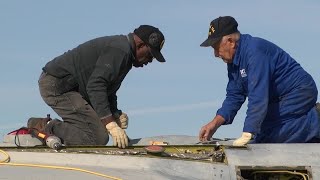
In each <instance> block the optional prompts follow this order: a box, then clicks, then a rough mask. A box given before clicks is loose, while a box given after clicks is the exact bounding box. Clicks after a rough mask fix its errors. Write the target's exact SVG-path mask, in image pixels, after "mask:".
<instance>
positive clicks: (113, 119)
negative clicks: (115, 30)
mask: <svg viewBox="0 0 320 180" xmlns="http://www.w3.org/2000/svg"><path fill="white" fill-rule="evenodd" d="M163 44H164V36H163V34H162V33H161V32H160V31H159V29H158V28H155V27H153V26H149V25H141V26H140V27H138V28H137V29H135V30H134V32H133V33H129V34H128V35H115V36H105V37H100V38H96V39H93V40H90V41H88V42H85V43H83V44H81V45H79V46H78V47H76V48H74V49H72V50H70V51H67V52H66V53H64V54H62V55H60V56H58V57H56V58H54V59H53V60H51V61H50V62H48V63H47V64H46V65H45V67H44V68H43V72H42V74H41V76H40V79H39V88H40V93H41V96H42V98H43V100H44V101H45V102H46V104H48V105H49V106H50V107H51V108H52V109H53V110H54V111H55V112H56V113H57V114H58V115H59V116H60V117H61V118H62V120H63V121H60V120H57V119H54V120H51V119H43V120H40V119H30V120H29V121H28V127H29V128H35V129H38V130H39V131H43V132H46V133H49V134H53V135H55V136H57V137H59V138H61V140H62V141H63V143H64V144H65V145H105V144H107V142H108V140H109V135H108V133H109V134H110V135H111V137H112V139H113V143H114V145H115V146H118V147H119V148H125V147H126V146H128V136H127V134H126V132H125V130H124V129H126V128H127V127H128V116H127V114H126V113H124V112H122V111H121V110H119V109H118V107H117V95H116V92H117V90H118V89H119V88H120V85H121V82H122V81H123V79H124V78H125V76H126V75H127V73H128V72H129V71H130V70H131V68H132V66H134V67H137V68H138V67H143V66H145V65H147V64H148V63H151V62H152V60H153V59H154V58H156V59H157V60H158V61H159V62H165V59H164V57H163V56H162V54H161V52H160V50H161V49H162V46H163Z"/></svg>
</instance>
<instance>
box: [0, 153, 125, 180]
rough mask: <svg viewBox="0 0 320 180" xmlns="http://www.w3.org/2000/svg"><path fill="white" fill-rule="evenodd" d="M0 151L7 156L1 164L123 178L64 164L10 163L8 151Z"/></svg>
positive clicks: (119, 179)
mask: <svg viewBox="0 0 320 180" xmlns="http://www.w3.org/2000/svg"><path fill="white" fill-rule="evenodd" d="M0 153H2V154H3V155H4V156H5V159H4V160H0V165H7V166H25V167H38V168H49V169H63V170H73V171H80V172H84V173H88V174H93V175H96V176H101V177H105V178H108V179H113V180H121V178H117V177H113V176H108V175H105V174H101V173H97V172H94V171H89V170H85V169H80V168H72V167H64V166H49V165H41V164H21V163H9V162H10V156H9V154H8V153H6V152H5V151H3V150H1V149H0Z"/></svg>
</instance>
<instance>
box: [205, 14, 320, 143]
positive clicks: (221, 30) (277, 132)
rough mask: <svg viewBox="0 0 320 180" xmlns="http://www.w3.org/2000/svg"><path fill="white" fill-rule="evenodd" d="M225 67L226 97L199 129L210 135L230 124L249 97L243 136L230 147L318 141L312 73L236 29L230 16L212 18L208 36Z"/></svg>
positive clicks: (317, 120) (272, 48) (236, 25)
mask: <svg viewBox="0 0 320 180" xmlns="http://www.w3.org/2000/svg"><path fill="white" fill-rule="evenodd" d="M200 46H203V47H212V48H213V49H214V54H215V56H216V57H219V58H221V59H222V60H223V61H224V62H225V63H227V66H228V77H229V82H228V85H227V89H226V91H227V94H226V98H225V100H224V102H223V104H222V107H221V108H220V109H219V110H218V111H217V113H216V116H215V117H214V119H213V120H212V121H211V122H209V123H208V124H207V125H205V126H203V127H202V128H201V130H200V132H199V139H200V141H207V140H209V139H210V138H211V137H212V135H213V134H214V133H215V132H216V130H217V129H218V128H219V127H220V126H221V125H227V124H231V123H232V122H233V119H234V117H235V115H236V114H237V111H238V110H239V109H240V107H241V106H242V104H243V103H244V102H245V100H246V98H247V97H248V109H247V116H246V119H245V121H244V127H243V133H242V136H241V137H240V138H238V139H236V140H235V141H234V142H233V145H235V146H242V145H245V144H247V143H249V141H250V140H251V141H250V143H305V142H320V135H319V118H318V115H317V111H316V106H315V105H316V101H317V96H318V91H317V87H316V84H315V82H314V80H313V78H312V77H311V76H310V74H308V73H307V72H306V71H305V70H304V69H303V68H302V67H301V66H300V64H299V63H297V62H296V61H295V60H294V59H293V58H292V57H291V56H290V55H289V54H287V53H286V52H285V51H284V50H282V49H281V48H279V47H278V46H276V45H275V44H273V43H271V42H269V41H267V40H264V39H261V38H257V37H252V36H250V35H248V34H241V33H240V32H239V31H238V23H237V21H236V20H235V19H234V18H233V17H230V16H224V17H219V18H217V19H214V20H213V21H212V22H211V24H210V27H209V35H208V39H206V40H205V41H204V42H203V43H202V44H201V45H200Z"/></svg>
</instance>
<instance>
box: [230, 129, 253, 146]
mask: <svg viewBox="0 0 320 180" xmlns="http://www.w3.org/2000/svg"><path fill="white" fill-rule="evenodd" d="M252 138H253V134H251V133H248V132H243V133H242V135H241V137H240V138H238V139H236V140H235V141H234V142H233V146H243V145H246V144H248V142H249V141H250V140H251V139H252Z"/></svg>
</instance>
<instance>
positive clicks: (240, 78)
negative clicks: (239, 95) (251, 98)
mask: <svg viewBox="0 0 320 180" xmlns="http://www.w3.org/2000/svg"><path fill="white" fill-rule="evenodd" d="M236 74H237V83H238V86H239V88H240V89H241V90H242V91H243V92H244V94H246V95H247V94H248V74H247V72H246V69H241V68H240V70H239V71H238V72H237V73H236Z"/></svg>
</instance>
